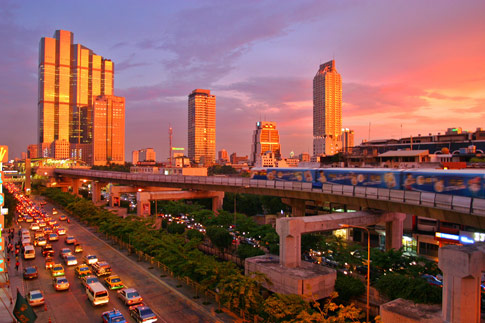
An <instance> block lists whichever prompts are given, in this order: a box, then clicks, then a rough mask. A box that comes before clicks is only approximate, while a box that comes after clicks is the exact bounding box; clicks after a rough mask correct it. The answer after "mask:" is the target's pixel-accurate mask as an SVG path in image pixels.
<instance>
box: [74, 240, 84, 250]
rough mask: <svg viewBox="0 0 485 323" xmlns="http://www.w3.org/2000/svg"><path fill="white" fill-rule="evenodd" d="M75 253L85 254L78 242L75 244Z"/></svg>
mask: <svg viewBox="0 0 485 323" xmlns="http://www.w3.org/2000/svg"><path fill="white" fill-rule="evenodd" d="M74 252H75V253H79V252H83V247H82V246H81V245H80V244H79V243H77V242H76V244H74Z"/></svg>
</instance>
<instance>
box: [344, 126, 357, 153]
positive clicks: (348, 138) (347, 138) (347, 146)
mask: <svg viewBox="0 0 485 323" xmlns="http://www.w3.org/2000/svg"><path fill="white" fill-rule="evenodd" d="M341 138H342V152H344V153H346V154H350V153H352V147H354V130H350V129H349V128H342V136H341Z"/></svg>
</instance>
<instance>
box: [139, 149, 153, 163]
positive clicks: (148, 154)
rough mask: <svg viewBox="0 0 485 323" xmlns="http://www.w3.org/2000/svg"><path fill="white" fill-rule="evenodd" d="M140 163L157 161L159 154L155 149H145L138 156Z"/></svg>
mask: <svg viewBox="0 0 485 323" xmlns="http://www.w3.org/2000/svg"><path fill="white" fill-rule="evenodd" d="M138 160H139V161H156V160H157V154H156V153H155V150H153V148H144V149H140V150H139V154H138Z"/></svg>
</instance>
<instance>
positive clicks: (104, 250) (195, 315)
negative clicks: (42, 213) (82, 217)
mask: <svg viewBox="0 0 485 323" xmlns="http://www.w3.org/2000/svg"><path fill="white" fill-rule="evenodd" d="M59 213H61V211H59ZM68 232H69V233H70V234H72V235H74V236H75V237H76V239H78V240H79V241H80V243H81V245H83V246H86V248H85V250H84V254H86V249H88V250H95V252H94V254H95V255H96V256H97V257H98V259H99V260H105V261H107V262H108V263H109V264H110V265H111V267H112V269H113V272H114V273H116V274H118V275H119V276H120V277H121V279H122V281H123V282H125V283H126V285H127V286H128V287H133V288H136V289H137V290H138V291H139V293H140V295H141V296H142V297H143V299H144V303H146V304H147V305H148V306H150V308H151V309H152V310H153V311H154V312H155V314H157V316H158V317H159V319H162V318H165V319H166V321H167V322H216V321H217V319H215V318H214V317H212V316H210V315H207V314H205V313H203V312H201V311H198V310H196V309H194V305H193V302H192V301H191V300H188V299H185V298H182V297H180V296H179V295H178V294H177V293H175V292H173V291H172V290H171V289H169V288H168V287H166V286H165V285H163V284H162V283H161V282H160V280H159V279H157V277H156V276H154V275H153V274H152V273H150V272H148V271H147V270H145V269H144V268H142V267H141V266H139V265H138V264H137V263H136V262H135V261H133V260H132V259H130V258H128V257H127V256H125V255H124V254H122V253H121V252H119V251H118V250H117V249H115V248H113V247H112V246H110V245H109V244H108V243H106V242H104V241H103V240H101V239H100V238H98V237H97V236H96V235H95V234H94V233H92V232H91V231H89V230H88V229H86V228H84V227H83V226H82V225H80V224H78V223H77V221H75V220H73V221H71V223H70V224H68ZM123 306H124V305H123Z"/></svg>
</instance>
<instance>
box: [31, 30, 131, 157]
mask: <svg viewBox="0 0 485 323" xmlns="http://www.w3.org/2000/svg"><path fill="white" fill-rule="evenodd" d="M113 86H114V64H113V62H112V61H111V60H109V59H105V58H103V57H102V56H99V55H96V54H95V53H94V52H93V51H92V50H91V49H89V48H86V47H85V46H83V45H80V44H74V35H73V33H72V32H70V31H66V30H56V32H55V33H54V36H53V38H49V37H42V38H41V40H40V45H39V99H38V115H39V127H38V143H39V156H40V157H52V158H58V159H61V158H62V159H63V158H78V159H82V160H84V161H86V162H87V163H89V164H92V162H93V147H92V145H93V143H94V141H95V140H94V138H93V135H94V116H95V111H94V101H95V99H96V98H97V97H98V96H102V95H103V96H112V95H113ZM115 101H116V100H115ZM123 102H124V100H123ZM123 105H124V103H123ZM123 113H124V111H123ZM123 118H124V115H123ZM123 129H124V128H123ZM123 131H124V130H123ZM123 145H124V134H123ZM66 147H68V148H67V149H66ZM123 161H124V157H123Z"/></svg>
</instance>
